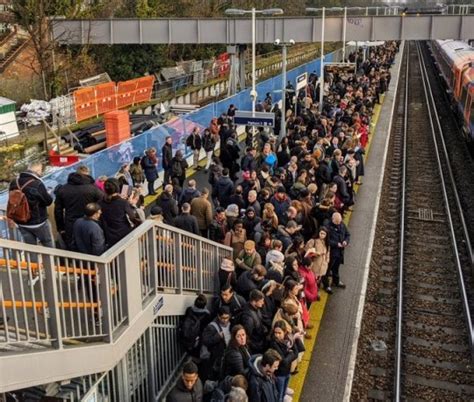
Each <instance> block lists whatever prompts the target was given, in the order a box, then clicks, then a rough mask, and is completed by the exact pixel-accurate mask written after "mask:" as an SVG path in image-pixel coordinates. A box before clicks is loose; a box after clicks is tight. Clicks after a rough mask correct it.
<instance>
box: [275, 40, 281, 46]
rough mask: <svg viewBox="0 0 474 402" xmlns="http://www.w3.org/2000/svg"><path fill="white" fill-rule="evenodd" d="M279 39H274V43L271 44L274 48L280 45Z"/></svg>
mask: <svg viewBox="0 0 474 402" xmlns="http://www.w3.org/2000/svg"><path fill="white" fill-rule="evenodd" d="M280 42H281V41H280V39H275V42H273V43H274V44H275V45H276V46H278V45H279V44H280Z"/></svg>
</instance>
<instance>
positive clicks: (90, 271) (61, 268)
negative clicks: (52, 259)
mask: <svg viewBox="0 0 474 402" xmlns="http://www.w3.org/2000/svg"><path fill="white" fill-rule="evenodd" d="M7 265H9V266H10V268H13V269H16V268H20V269H25V270H26V269H28V264H27V263H26V261H20V266H19V267H18V262H17V261H16V260H6V259H5V258H0V267H6V266H7ZM30 268H31V270H32V271H37V270H38V269H40V266H38V264H37V263H36V262H30ZM55 270H56V271H57V272H63V273H69V274H77V275H88V276H95V275H97V273H96V271H95V269H83V268H74V267H71V268H69V267H67V268H66V267H64V266H61V265H60V266H59V267H55Z"/></svg>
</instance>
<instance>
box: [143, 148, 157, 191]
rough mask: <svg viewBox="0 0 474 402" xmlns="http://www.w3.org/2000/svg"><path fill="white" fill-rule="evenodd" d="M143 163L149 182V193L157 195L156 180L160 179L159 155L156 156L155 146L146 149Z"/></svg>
mask: <svg viewBox="0 0 474 402" xmlns="http://www.w3.org/2000/svg"><path fill="white" fill-rule="evenodd" d="M141 165H142V168H143V171H144V173H145V177H146V180H147V182H148V195H156V192H155V181H156V179H158V170H157V165H158V157H157V156H156V149H155V148H148V149H147V150H146V151H145V156H143V158H142V160H141Z"/></svg>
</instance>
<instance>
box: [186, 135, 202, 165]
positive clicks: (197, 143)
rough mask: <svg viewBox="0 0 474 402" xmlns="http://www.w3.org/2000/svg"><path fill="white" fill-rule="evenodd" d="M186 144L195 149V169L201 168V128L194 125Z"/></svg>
mask: <svg viewBox="0 0 474 402" xmlns="http://www.w3.org/2000/svg"><path fill="white" fill-rule="evenodd" d="M186 145H187V146H188V147H189V148H191V150H192V151H193V169H194V170H201V166H199V165H198V163H199V155H200V153H201V148H202V139H201V134H199V128H197V127H194V129H193V131H192V133H191V135H190V136H189V137H188V138H186Z"/></svg>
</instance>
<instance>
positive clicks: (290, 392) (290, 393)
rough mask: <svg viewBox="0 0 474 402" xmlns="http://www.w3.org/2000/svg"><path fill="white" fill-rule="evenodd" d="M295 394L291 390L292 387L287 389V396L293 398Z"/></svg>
mask: <svg viewBox="0 0 474 402" xmlns="http://www.w3.org/2000/svg"><path fill="white" fill-rule="evenodd" d="M294 394H295V391H294V390H293V389H291V388H290V387H287V388H286V395H289V396H293V395H294Z"/></svg>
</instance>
